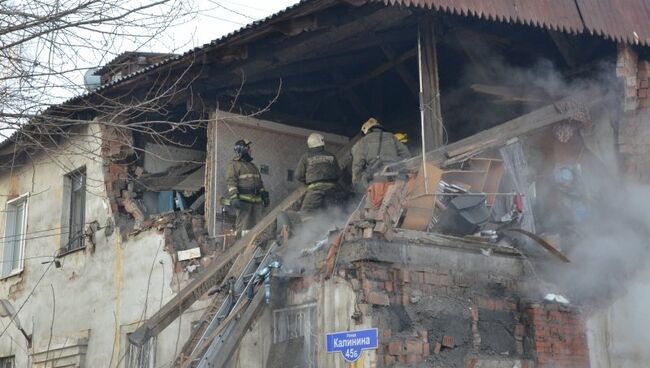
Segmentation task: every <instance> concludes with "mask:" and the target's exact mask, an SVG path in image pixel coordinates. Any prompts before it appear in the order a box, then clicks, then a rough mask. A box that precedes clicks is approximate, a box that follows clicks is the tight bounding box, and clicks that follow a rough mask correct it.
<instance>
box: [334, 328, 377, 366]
mask: <svg viewBox="0 0 650 368" xmlns="http://www.w3.org/2000/svg"><path fill="white" fill-rule="evenodd" d="M377 334H378V332H377V329H376V328H371V329H368V330H357V331H344V332H333V333H328V334H327V352H328V353H337V352H340V353H341V355H343V359H345V360H346V361H348V362H350V363H352V362H356V361H357V359H359V357H360V356H361V352H362V351H363V350H370V349H377V340H378V339H377Z"/></svg>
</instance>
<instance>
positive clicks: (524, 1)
mask: <svg viewBox="0 0 650 368" xmlns="http://www.w3.org/2000/svg"><path fill="white" fill-rule="evenodd" d="M379 1H381V2H383V3H384V4H387V5H405V6H417V7H422V8H428V9H435V10H438V11H444V12H448V13H452V14H456V15H462V16H474V17H477V18H481V19H487V20H496V21H501V22H508V23H510V22H512V23H520V24H526V25H531V26H537V27H542V28H548V29H552V30H556V31H563V32H568V33H581V32H583V30H584V25H583V24H582V21H581V20H580V13H578V8H577V7H576V4H575V2H574V1H573V0H379Z"/></svg>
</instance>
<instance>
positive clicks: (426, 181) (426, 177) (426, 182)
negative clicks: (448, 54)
mask: <svg viewBox="0 0 650 368" xmlns="http://www.w3.org/2000/svg"><path fill="white" fill-rule="evenodd" d="M418 74H419V77H420V131H421V133H420V135H421V136H422V172H423V174H424V193H425V194H429V175H428V173H427V165H426V152H427V149H426V139H425V137H424V134H425V131H424V87H423V86H424V82H423V80H422V38H421V35H420V27H418Z"/></svg>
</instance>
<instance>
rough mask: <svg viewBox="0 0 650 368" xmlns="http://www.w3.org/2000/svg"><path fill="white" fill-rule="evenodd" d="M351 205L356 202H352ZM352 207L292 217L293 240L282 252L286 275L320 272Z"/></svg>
mask: <svg viewBox="0 0 650 368" xmlns="http://www.w3.org/2000/svg"><path fill="white" fill-rule="evenodd" d="M353 202H354V203H353ZM351 205H356V202H355V201H350V206H351ZM350 206H331V207H328V208H327V209H325V210H323V211H318V212H315V213H313V214H300V213H297V212H292V213H291V212H290V213H288V215H289V217H290V218H291V223H292V229H291V237H290V238H289V241H288V242H287V244H284V245H283V246H282V249H281V250H280V251H279V254H280V256H281V257H282V262H283V267H282V269H283V272H284V273H285V274H286V275H289V276H291V275H295V276H308V275H314V274H316V273H317V272H318V271H319V270H320V267H321V262H322V261H323V259H324V256H325V254H326V253H327V250H328V249H329V247H330V246H331V241H332V239H333V237H334V236H335V235H336V234H337V233H338V230H339V229H342V228H343V227H344V225H345V224H346V222H347V220H348V218H349V216H350V214H351V213H352V212H353V210H354V208H351V207H350Z"/></svg>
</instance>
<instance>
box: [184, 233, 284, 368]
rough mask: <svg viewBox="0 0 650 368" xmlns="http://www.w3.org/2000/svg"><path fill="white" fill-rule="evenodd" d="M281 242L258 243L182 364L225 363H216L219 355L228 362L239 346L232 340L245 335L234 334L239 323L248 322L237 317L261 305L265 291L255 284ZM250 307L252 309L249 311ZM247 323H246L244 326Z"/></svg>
mask: <svg viewBox="0 0 650 368" xmlns="http://www.w3.org/2000/svg"><path fill="white" fill-rule="evenodd" d="M277 246H278V243H277V242H273V243H272V244H271V245H269V246H268V249H267V250H263V249H262V248H261V247H258V248H257V249H256V250H255V253H254V254H253V257H251V259H250V260H249V262H248V263H247V264H246V266H245V267H244V269H243V271H242V272H241V273H240V275H239V277H237V279H231V280H230V281H229V291H228V295H227V296H226V298H225V300H224V301H223V302H222V303H221V305H220V307H219V309H218V310H217V312H216V313H215V314H214V316H213V318H212V320H211V321H210V322H209V324H208V325H207V327H206V329H205V331H204V332H203V334H202V335H201V337H200V338H199V339H198V340H197V341H196V344H195V345H194V349H193V350H192V352H191V353H190V355H189V357H188V360H187V361H186V362H183V363H182V364H181V367H200V368H208V367H219V366H221V364H218V365H217V364H215V362H216V360H217V359H218V360H221V361H223V362H222V363H226V362H227V360H228V359H229V357H230V355H231V354H232V350H233V349H232V348H234V347H235V346H236V344H233V343H232V342H233V341H237V342H238V341H239V340H240V338H241V336H234V335H236V334H237V333H236V331H237V327H238V326H237V325H238V324H240V323H241V324H247V322H248V321H247V320H245V319H244V318H241V317H240V318H239V319H237V317H238V316H239V314H240V313H242V314H246V312H249V313H248V314H249V315H250V316H251V317H254V316H255V314H256V312H257V310H258V309H259V308H260V307H261V304H262V303H261V302H262V300H263V299H264V293H265V291H264V290H257V291H255V287H256V284H257V283H258V282H259V281H262V280H263V277H264V276H263V275H261V273H262V271H263V270H264V269H265V268H266V267H268V265H269V263H271V262H272V259H271V258H272V254H273V252H274V251H275V249H276V248H277ZM249 308H250V309H252V311H248V309H249ZM247 327H248V326H244V328H243V330H245V329H246V328H247ZM239 330H242V328H240V329H239ZM228 343H230V344H228ZM229 345H230V347H229ZM224 350H226V351H224ZM219 358H220V359H219Z"/></svg>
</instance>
